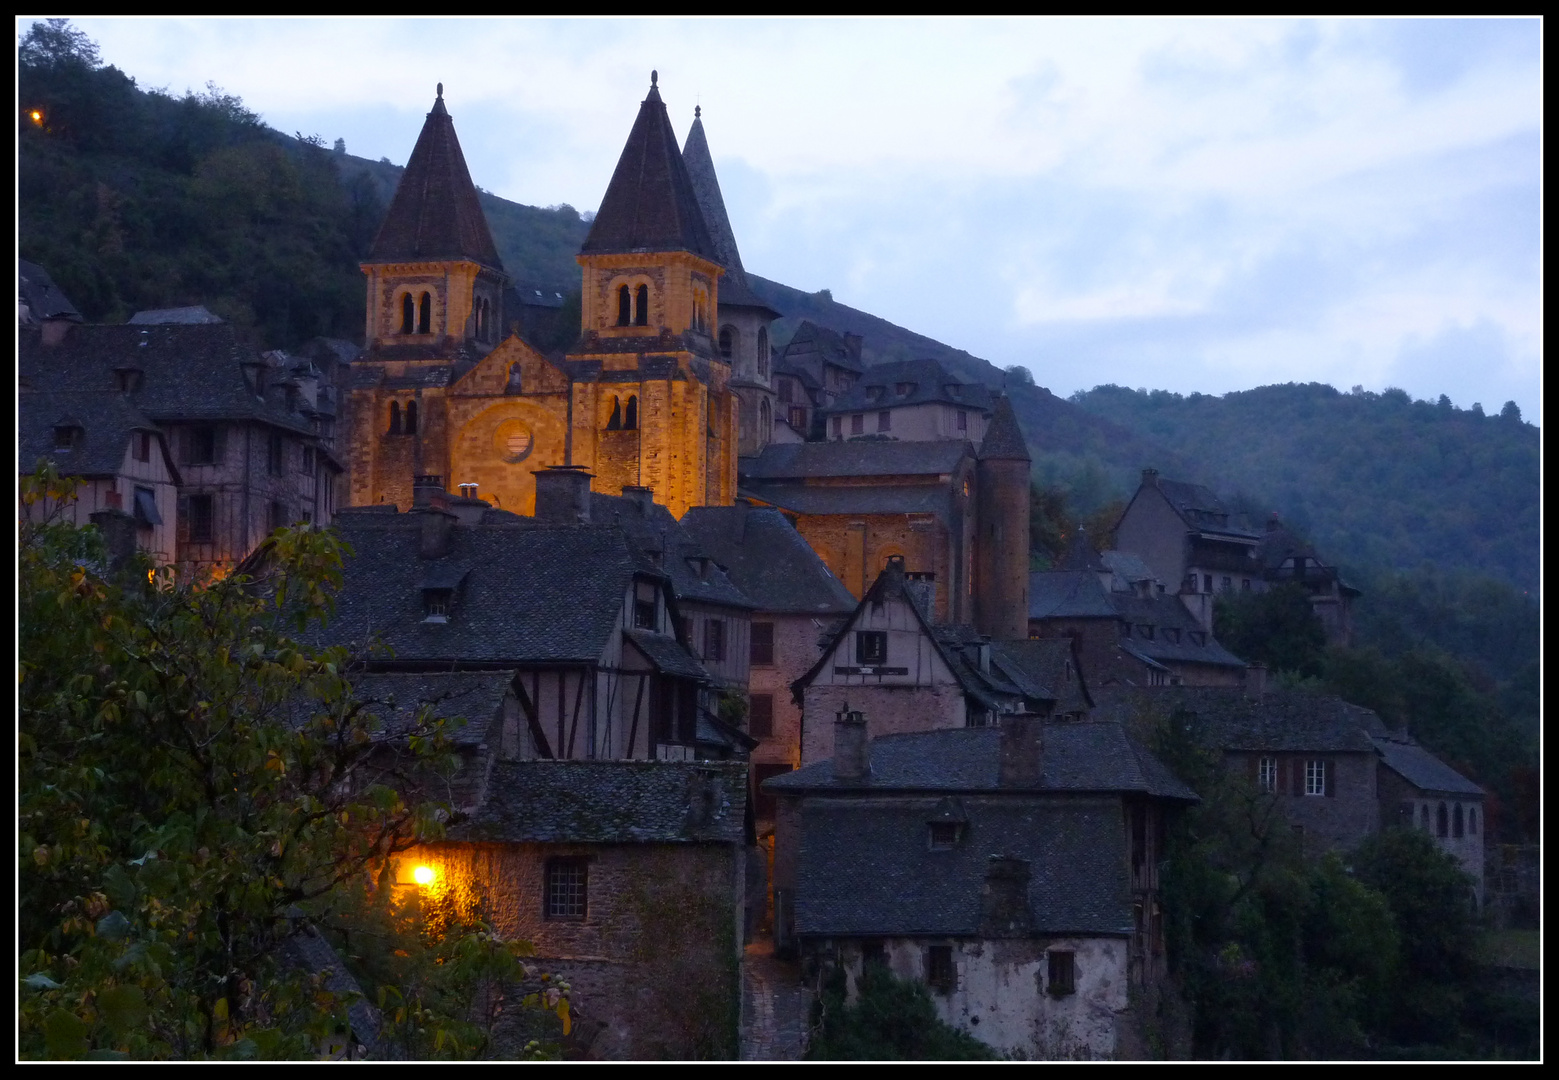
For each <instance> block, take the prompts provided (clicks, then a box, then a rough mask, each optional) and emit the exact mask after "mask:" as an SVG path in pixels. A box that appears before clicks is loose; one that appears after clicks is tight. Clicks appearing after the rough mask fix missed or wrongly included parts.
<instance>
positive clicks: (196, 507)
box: [189, 495, 216, 544]
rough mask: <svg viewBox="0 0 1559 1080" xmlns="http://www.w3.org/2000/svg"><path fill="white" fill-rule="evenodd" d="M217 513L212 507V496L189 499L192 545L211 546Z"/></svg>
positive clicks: (198, 496) (193, 496)
mask: <svg viewBox="0 0 1559 1080" xmlns="http://www.w3.org/2000/svg"><path fill="white" fill-rule="evenodd" d="M215 516H216V515H215V513H214V512H213V508H212V505H211V496H210V495H191V496H190V497H189V540H190V543H192V544H209V543H211V535H212V531H213V525H214V518H215Z"/></svg>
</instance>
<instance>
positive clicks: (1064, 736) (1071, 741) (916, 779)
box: [763, 720, 1196, 802]
mask: <svg viewBox="0 0 1559 1080" xmlns="http://www.w3.org/2000/svg"><path fill="white" fill-rule="evenodd" d="M1000 747H1001V731H1000V729H998V728H996V727H977V728H944V729H941V730H937V731H922V732H915V733H913V734H908V735H882V736H879V737H878V738H875V739H873V740H871V743H870V747H869V756H870V766H869V772H868V775H867V776H866V777H864V778H862V779H859V780H836V779H835V778H834V774H833V762H832V761H818V762H814V763H813V764H811V765H806V766H803V767H802V768H800V769H796V770H795V771H794V772H788V773H784V774H783V775H780V776H776V777H773V778H772V779H769V780H766V781H765V782H764V785H763V786H764V790H766V791H774V792H779V793H783V794H787V795H794V794H800V793H803V792H813V793H820V792H840V791H855V792H862V793H868V792H869V793H883V792H890V791H893V792H910V791H914V792H944V793H952V792H986V793H992V794H994V793H997V792H1015V791H1016V792H1022V791H1029V792H1039V793H1058V792H1075V793H1084V792H1094V793H1102V792H1114V793H1121V794H1137V795H1148V796H1154V797H1157V798H1164V799H1174V800H1178V801H1182V802H1194V801H1195V800H1196V794H1195V793H1194V792H1193V791H1191V789H1190V788H1188V787H1186V786H1185V785H1184V784H1183V783H1181V782H1180V781H1179V780H1177V779H1176V778H1175V777H1174V776H1173V775H1172V774H1171V773H1170V772H1169V770H1168V769H1166V768H1165V767H1164V766H1163V764H1161V763H1160V762H1159V761H1158V759H1157V758H1155V757H1154V756H1153V755H1152V754H1150V753H1148V751H1147V750H1145V749H1143V747H1142V746H1141V745H1139V744H1138V743H1137V742H1136V740H1134V739H1132V738H1131V737H1130V736H1129V735H1127V734H1126V730H1125V729H1124V728H1123V727H1122V726H1121V725H1120V724H1119V723H1115V722H1110V721H1099V720H1082V721H1072V722H1069V723H1047V724H1045V725H1044V770H1043V775H1042V776H1041V778H1040V783H1039V786H1038V787H1037V788H1033V789H1014V788H1001V787H1000V786H999V785H998V783H997V777H998V771H999V767H1000V763H999V752H1000Z"/></svg>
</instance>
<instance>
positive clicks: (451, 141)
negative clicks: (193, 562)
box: [368, 84, 503, 270]
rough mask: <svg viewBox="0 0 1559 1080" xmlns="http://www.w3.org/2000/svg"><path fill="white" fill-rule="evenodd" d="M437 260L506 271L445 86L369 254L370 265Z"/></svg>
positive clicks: (418, 139) (425, 124)
mask: <svg viewBox="0 0 1559 1080" xmlns="http://www.w3.org/2000/svg"><path fill="white" fill-rule="evenodd" d="M434 259H470V260H472V261H473V262H478V263H481V264H482V265H484V266H489V267H492V268H493V269H495V270H502V269H503V262H502V261H501V260H500V259H499V258H498V249H497V248H496V247H495V246H494V245H493V234H492V232H491V231H490V230H489V229H488V227H487V217H486V215H485V214H483V213H482V204H481V202H480V201H479V200H478V198H477V194H476V185H475V184H473V183H472V182H471V173H470V172H469V171H468V170H467V169H466V159H465V155H464V154H462V153H461V152H460V140H459V139H458V138H456V137H455V124H454V121H453V120H451V119H450V116H449V111H448V110H447V109H446V108H445V107H444V94H443V85H442V84H440V86H439V95H438V97H437V98H435V99H434V101H433V108H432V109H431V110H430V111H429V112H428V117H427V119H426V120H425V121H424V122H423V125H422V133H421V134H420V135H418V136H417V145H416V146H415V147H413V148H412V151H411V158H410V159H409V160H408V161H407V162H406V171H405V172H404V173H402V174H401V181H400V184H399V185H398V186H397V187H396V189H395V196H394V198H392V199H391V200H390V211H389V213H388V214H386V215H385V218H384V223H383V224H382V225H380V226H379V234H378V235H377V236H376V237H374V242H373V247H372V248H371V249H369V253H368V261H369V262H421V261H425V260H434Z"/></svg>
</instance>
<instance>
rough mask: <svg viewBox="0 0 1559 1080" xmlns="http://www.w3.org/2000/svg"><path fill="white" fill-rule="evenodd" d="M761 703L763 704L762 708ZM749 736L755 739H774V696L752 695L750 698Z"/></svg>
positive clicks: (748, 712) (748, 708) (748, 714)
mask: <svg viewBox="0 0 1559 1080" xmlns="http://www.w3.org/2000/svg"><path fill="white" fill-rule="evenodd" d="M760 702H761V703H762V704H761V706H760V704H759V703H760ZM760 718H761V723H760ZM747 734H749V735H751V736H752V737H753V738H755V739H772V738H773V737H774V695H773V694H751V695H749V696H748V699H747Z"/></svg>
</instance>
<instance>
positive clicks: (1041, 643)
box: [991, 638, 1093, 713]
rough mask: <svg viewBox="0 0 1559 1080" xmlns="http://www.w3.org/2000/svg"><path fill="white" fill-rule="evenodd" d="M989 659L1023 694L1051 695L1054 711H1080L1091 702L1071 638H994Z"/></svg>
mask: <svg viewBox="0 0 1559 1080" xmlns="http://www.w3.org/2000/svg"><path fill="white" fill-rule="evenodd" d="M991 662H992V663H994V664H995V665H996V666H997V667H999V668H1000V669H1001V670H1002V672H1003V673H1004V674H1005V675H1006V676H1007V677H1008V678H1009V679H1011V680H1012V681H1013V683H1014V684H1016V685H1017V686H1018V688H1019V689H1020V690H1022V691H1023V693H1024V695H1025V696H1026V697H1030V698H1046V697H1048V698H1051V699H1053V700H1054V701H1055V703H1056V704H1055V709H1056V711H1057V712H1061V713H1070V712H1081V711H1086V710H1087V709H1089V708H1091V707H1092V705H1093V700H1092V698H1090V697H1089V695H1088V685H1087V683H1085V682H1084V681H1083V675H1082V665H1080V664H1079V663H1077V657H1076V655H1075V651H1074V648H1073V645H1072V641H1071V639H1070V638H1034V639H1029V640H1026V641H993V642H991ZM1068 669H1070V674H1069V673H1068Z"/></svg>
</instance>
